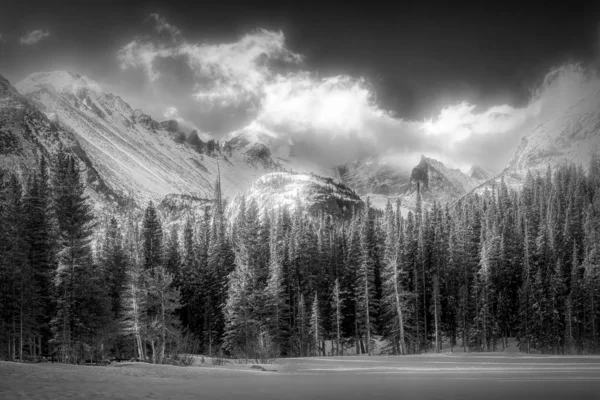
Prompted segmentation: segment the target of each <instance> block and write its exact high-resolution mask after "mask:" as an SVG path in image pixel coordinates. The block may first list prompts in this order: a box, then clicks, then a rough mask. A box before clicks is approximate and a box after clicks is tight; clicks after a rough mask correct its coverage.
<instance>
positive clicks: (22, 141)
mask: <svg viewBox="0 0 600 400" xmlns="http://www.w3.org/2000/svg"><path fill="white" fill-rule="evenodd" d="M51 118H53V115H46V114H44V113H43V112H41V111H40V110H39V109H38V108H37V107H36V106H35V105H34V104H32V103H31V102H30V101H29V100H28V99H27V98H25V97H24V96H22V95H21V94H19V93H18V92H17V90H16V89H15V88H14V87H13V86H11V85H10V83H9V82H8V81H7V80H6V79H5V78H4V77H2V76H0V169H2V170H7V171H13V172H17V173H18V174H19V175H21V176H22V177H24V176H25V175H27V173H28V171H31V170H32V169H35V168H36V165H37V160H38V159H39V157H40V156H41V155H44V156H45V157H46V158H47V159H50V157H51V156H52V155H53V154H55V153H56V151H57V150H58V148H59V146H63V147H64V148H65V149H67V150H70V151H71V152H73V153H74V154H75V155H76V156H77V157H78V158H79V160H80V162H81V166H82V171H83V179H84V180H85V181H86V183H87V186H86V188H87V189H86V194H87V195H88V196H89V197H90V198H91V199H92V202H93V203H94V204H95V205H99V204H101V203H107V202H111V203H114V202H117V203H118V202H119V201H120V200H122V199H120V198H119V196H118V195H116V193H115V192H114V191H112V190H111V189H110V188H109V187H108V186H107V185H106V182H105V181H104V179H103V177H102V176H101V175H100V174H99V173H98V171H97V170H96V168H95V166H94V165H93V164H92V162H91V160H90V159H89V157H87V154H86V153H85V151H84V150H83V148H82V147H81V146H80V143H79V141H78V140H77V137H76V135H75V134H73V132H71V131H70V130H69V129H65V128H64V127H63V126H60V125H59V124H57V123H56V122H55V121H53V120H52V119H51Z"/></svg>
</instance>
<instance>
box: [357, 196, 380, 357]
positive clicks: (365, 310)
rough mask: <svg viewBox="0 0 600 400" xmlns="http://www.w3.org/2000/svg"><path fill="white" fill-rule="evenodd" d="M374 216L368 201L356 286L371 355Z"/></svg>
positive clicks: (373, 295)
mask: <svg viewBox="0 0 600 400" xmlns="http://www.w3.org/2000/svg"><path fill="white" fill-rule="evenodd" d="M373 223H374V221H373V216H372V210H371V208H370V202H369V199H367V202H366V207H365V211H364V212H363V216H362V220H361V226H360V249H361V264H360V269H359V273H358V281H357V285H356V298H357V302H356V305H357V317H358V324H359V329H360V332H361V333H362V334H363V335H364V337H365V350H366V352H367V354H369V355H371V350H372V344H373V343H372V341H373V337H372V335H373V333H374V329H375V326H374V324H375V317H376V315H375V310H376V307H377V304H376V302H375V270H374V269H375V260H374V254H373V253H374V244H373Z"/></svg>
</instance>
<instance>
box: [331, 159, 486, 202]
mask: <svg viewBox="0 0 600 400" xmlns="http://www.w3.org/2000/svg"><path fill="white" fill-rule="evenodd" d="M337 170H338V172H339V174H340V177H341V179H342V181H343V182H344V183H346V184H347V185H348V186H350V187H351V188H353V189H355V190H356V191H357V192H358V193H359V194H360V195H361V197H362V198H363V199H365V198H366V197H367V196H368V197H369V198H370V199H371V202H372V204H373V206H374V207H376V208H383V207H385V204H386V203H387V201H388V200H391V201H392V202H395V200H396V199H400V201H401V203H402V212H403V213H407V212H408V211H409V210H414V208H415V206H416V199H417V189H419V190H420V191H421V195H422V200H423V204H424V206H431V205H432V204H433V202H434V201H437V202H444V201H454V200H457V199H458V198H460V197H462V196H464V195H465V194H466V193H468V192H469V191H471V190H472V189H473V188H475V187H476V186H478V185H480V184H481V183H483V182H484V181H486V180H487V179H489V177H491V174H490V173H488V172H487V171H484V170H483V169H481V168H477V167H475V168H473V169H472V171H469V172H472V173H471V174H465V173H463V172H462V171H460V170H458V169H450V168H447V167H446V166H445V165H444V164H443V163H441V162H439V161H437V160H435V159H433V158H429V157H425V156H422V157H421V161H420V162H419V164H417V165H416V166H415V167H414V168H412V170H407V169H406V168H402V167H400V166H398V165H395V164H390V163H386V162H382V161H378V160H374V159H367V160H358V161H355V162H352V163H348V164H345V165H341V166H338V167H337Z"/></svg>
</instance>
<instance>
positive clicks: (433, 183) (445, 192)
mask: <svg viewBox="0 0 600 400" xmlns="http://www.w3.org/2000/svg"><path fill="white" fill-rule="evenodd" d="M483 182H484V180H483V179H476V178H474V177H472V176H469V175H467V174H465V173H463V172H462V171H460V170H459V169H451V168H448V167H446V166H445V165H444V164H443V163H441V162H440V161H437V160H434V159H433V158H429V157H425V156H421V161H420V162H419V164H417V165H416V166H415V167H414V168H413V169H412V172H411V174H410V181H409V184H408V187H407V189H406V191H405V193H404V195H403V196H402V200H403V204H404V205H405V207H407V208H410V209H414V207H415V206H416V200H417V193H418V191H420V193H421V198H422V201H423V204H424V206H431V205H432V204H433V203H434V202H438V203H440V202H441V203H446V202H452V201H454V200H457V199H459V198H460V197H462V196H464V195H465V194H467V193H469V192H470V191H471V190H473V189H474V188H475V187H477V186H479V185H480V184H481V183H483Z"/></svg>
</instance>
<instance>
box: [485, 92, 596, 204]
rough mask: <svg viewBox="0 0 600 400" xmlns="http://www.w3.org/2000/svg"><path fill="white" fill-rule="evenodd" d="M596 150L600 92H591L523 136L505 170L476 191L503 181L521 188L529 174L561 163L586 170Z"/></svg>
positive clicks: (542, 171)
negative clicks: (569, 163)
mask: <svg viewBox="0 0 600 400" xmlns="http://www.w3.org/2000/svg"><path fill="white" fill-rule="evenodd" d="M594 149H595V150H596V151H600V91H599V92H593V91H592V92H591V93H590V94H588V95H586V96H585V97H583V98H581V99H579V100H578V101H576V102H574V103H573V104H572V105H571V106H570V107H568V108H567V109H565V110H564V111H562V112H558V113H557V114H556V115H555V116H553V117H552V118H550V119H549V120H547V121H545V122H543V123H542V124H540V125H538V126H537V127H536V128H535V129H533V131H531V132H530V133H529V134H527V135H526V136H525V137H523V139H522V140H521V143H520V145H519V147H518V148H517V151H516V153H515V155H514V156H513V158H512V159H511V161H510V162H509V164H508V165H507V167H506V168H505V169H504V171H502V173H500V174H499V175H498V176H496V177H494V178H493V179H490V180H488V181H487V182H485V183H484V184H483V185H481V186H479V187H478V188H477V189H476V192H479V193H481V192H482V191H484V190H486V189H488V188H490V187H491V186H492V184H493V183H496V184H497V183H499V182H500V180H501V179H504V181H505V182H506V184H507V185H508V186H509V187H513V188H519V187H521V186H522V184H523V182H524V181H525V177H526V176H527V172H528V171H531V172H534V173H535V172H536V171H537V172H541V173H544V172H545V171H546V170H547V168H548V167H555V166H557V165H559V164H560V163H562V162H573V163H576V164H581V165H582V166H583V167H584V168H587V167H588V165H589V161H590V155H591V151H593V150H594Z"/></svg>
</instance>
